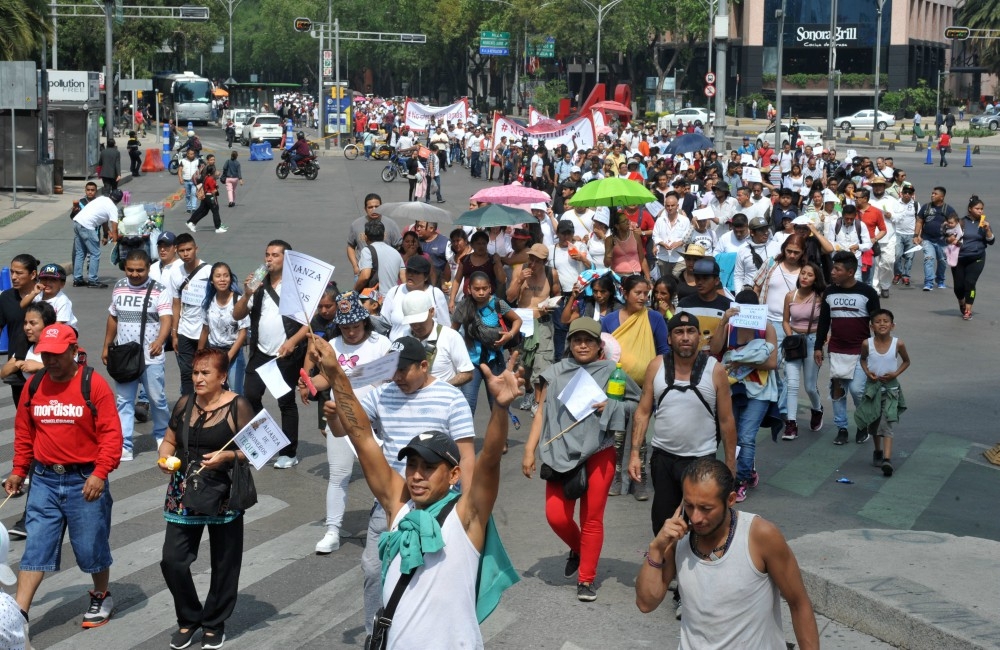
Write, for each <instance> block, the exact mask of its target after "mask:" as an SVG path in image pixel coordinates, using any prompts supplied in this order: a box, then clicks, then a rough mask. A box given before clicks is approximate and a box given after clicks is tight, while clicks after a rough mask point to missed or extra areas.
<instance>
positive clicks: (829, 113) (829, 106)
mask: <svg viewBox="0 0 1000 650" xmlns="http://www.w3.org/2000/svg"><path fill="white" fill-rule="evenodd" d="M828 63H829V71H828V73H827V74H828V75H829V78H828V85H827V90H826V137H827V138H829V139H831V140H832V139H833V98H834V96H835V94H834V92H833V86H834V82H835V81H836V76H837V0H832V1H831V3H830V55H829V61H828ZM838 99H839V98H838Z"/></svg>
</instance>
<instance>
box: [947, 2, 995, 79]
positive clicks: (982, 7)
mask: <svg viewBox="0 0 1000 650" xmlns="http://www.w3.org/2000/svg"><path fill="white" fill-rule="evenodd" d="M956 13H957V14H958V16H957V18H958V20H956V21H955V24H956V25H964V26H966V27H970V28H972V29H1000V0H966V2H965V3H964V4H962V5H960V6H959V8H958V10H957V12H956ZM973 47H975V48H976V49H977V50H978V52H979V62H980V64H981V65H983V66H985V67H986V68H989V70H990V72H992V73H993V74H1000V41H998V40H996V39H979V40H976V41H974V45H973Z"/></svg>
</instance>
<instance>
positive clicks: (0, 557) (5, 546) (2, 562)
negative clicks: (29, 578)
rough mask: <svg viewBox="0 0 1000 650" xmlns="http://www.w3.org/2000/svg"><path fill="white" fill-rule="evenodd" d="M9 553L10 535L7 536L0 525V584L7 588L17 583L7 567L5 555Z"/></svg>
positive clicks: (5, 529) (5, 530)
mask: <svg viewBox="0 0 1000 650" xmlns="http://www.w3.org/2000/svg"><path fill="white" fill-rule="evenodd" d="M9 552H10V535H8V534H7V528H6V527H5V526H4V525H3V524H0V583H3V584H5V585H7V586H8V587H9V586H11V585H13V584H15V583H16V582H17V577H16V576H15V575H14V572H13V571H11V569H10V566H8V565H7V554H8V553H9Z"/></svg>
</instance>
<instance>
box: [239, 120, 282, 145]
mask: <svg viewBox="0 0 1000 650" xmlns="http://www.w3.org/2000/svg"><path fill="white" fill-rule="evenodd" d="M283 133H284V126H282V123H281V118H280V117H278V116H277V115H275V114H274V113H257V114H255V115H253V116H251V117H248V118H247V120H246V121H245V122H244V123H243V132H242V133H241V135H240V142H241V143H243V144H245V145H247V146H250V143H251V142H256V141H259V140H266V141H268V142H270V143H271V144H272V145H277V144H278V143H279V142H281V136H282V134H283Z"/></svg>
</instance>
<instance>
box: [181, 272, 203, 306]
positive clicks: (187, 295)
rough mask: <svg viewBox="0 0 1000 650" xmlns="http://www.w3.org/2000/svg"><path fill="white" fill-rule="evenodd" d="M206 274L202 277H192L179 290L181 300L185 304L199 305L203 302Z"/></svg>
mask: <svg viewBox="0 0 1000 650" xmlns="http://www.w3.org/2000/svg"><path fill="white" fill-rule="evenodd" d="M207 279H208V276H205V277H204V278H198V279H192V280H191V281H190V282H188V283H187V286H186V287H184V291H182V292H181V302H182V303H183V304H185V305H194V306H196V307H201V305H202V304H203V303H204V302H205V294H207V293H208V281H207Z"/></svg>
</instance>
